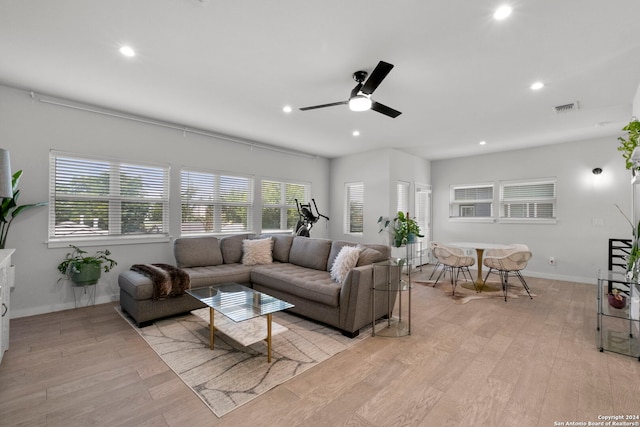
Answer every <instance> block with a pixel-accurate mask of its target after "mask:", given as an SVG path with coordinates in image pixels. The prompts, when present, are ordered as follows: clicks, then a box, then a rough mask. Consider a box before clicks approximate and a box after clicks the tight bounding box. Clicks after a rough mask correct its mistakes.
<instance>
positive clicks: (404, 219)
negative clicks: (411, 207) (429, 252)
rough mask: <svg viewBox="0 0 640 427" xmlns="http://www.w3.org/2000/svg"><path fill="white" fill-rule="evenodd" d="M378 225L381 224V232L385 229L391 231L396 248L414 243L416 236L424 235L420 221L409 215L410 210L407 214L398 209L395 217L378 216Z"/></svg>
mask: <svg viewBox="0 0 640 427" xmlns="http://www.w3.org/2000/svg"><path fill="white" fill-rule="evenodd" d="M378 225H379V226H380V231H379V232H382V231H385V230H386V231H388V232H389V234H390V235H391V241H392V243H393V246H394V247H396V248H399V247H401V246H402V245H406V244H407V243H413V242H414V239H415V238H416V237H424V236H423V235H422V234H420V226H419V225H418V222H417V221H416V220H415V219H413V218H411V217H410V216H409V212H407V213H406V214H405V213H404V212H401V211H398V213H397V214H396V217H395V218H393V219H390V218H388V217H383V216H381V217H380V218H378Z"/></svg>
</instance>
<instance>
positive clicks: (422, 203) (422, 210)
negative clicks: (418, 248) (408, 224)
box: [416, 184, 431, 241]
mask: <svg viewBox="0 0 640 427" xmlns="http://www.w3.org/2000/svg"><path fill="white" fill-rule="evenodd" d="M430 214H431V186H430V185H422V184H416V221H417V222H418V225H419V226H420V232H421V234H422V235H423V236H424V239H423V240H426V241H431V230H430V227H429V222H430V218H429V217H430Z"/></svg>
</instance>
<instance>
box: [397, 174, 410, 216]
mask: <svg viewBox="0 0 640 427" xmlns="http://www.w3.org/2000/svg"><path fill="white" fill-rule="evenodd" d="M410 187H411V184H410V183H408V182H405V181H398V182H397V184H396V197H397V202H396V212H404V213H405V214H406V213H407V212H409V210H410V209H409V189H410ZM412 216H413V215H412Z"/></svg>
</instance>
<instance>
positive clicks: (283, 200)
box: [260, 178, 311, 233]
mask: <svg viewBox="0 0 640 427" xmlns="http://www.w3.org/2000/svg"><path fill="white" fill-rule="evenodd" d="M265 182H270V183H275V184H279V185H281V188H280V201H279V202H278V203H265V199H264V193H263V191H264V189H265V186H264V183H265ZM288 185H297V186H301V187H304V198H303V200H298V202H299V203H308V202H310V201H311V183H309V182H302V181H291V180H281V179H272V178H263V179H262V180H261V181H260V196H261V199H262V206H260V220H261V227H260V228H261V230H262V233H292V232H293V231H294V230H293V228H295V224H294V225H293V227H291V228H289V227H288V224H287V220H288V218H289V217H288V210H289V209H295V210H296V213H297V209H298V207H297V206H296V204H295V201H292V203H287V186H288ZM265 208H270V209H280V228H278V229H275V228H266V229H265V228H264V216H263V215H264V209H265ZM297 219H299V217H298V218H297ZM297 219H296V221H297ZM283 225H284V227H286V228H283Z"/></svg>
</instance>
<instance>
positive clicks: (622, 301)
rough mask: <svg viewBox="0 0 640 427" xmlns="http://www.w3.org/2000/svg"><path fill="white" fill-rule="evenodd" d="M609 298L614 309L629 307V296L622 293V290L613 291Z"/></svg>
mask: <svg viewBox="0 0 640 427" xmlns="http://www.w3.org/2000/svg"><path fill="white" fill-rule="evenodd" d="M607 297H608V300H609V305H610V306H611V307H613V308H619V309H622V308H625V307H626V306H627V296H626V295H625V294H623V293H622V292H620V289H613V290H612V291H611V293H610V294H608V295H607Z"/></svg>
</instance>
